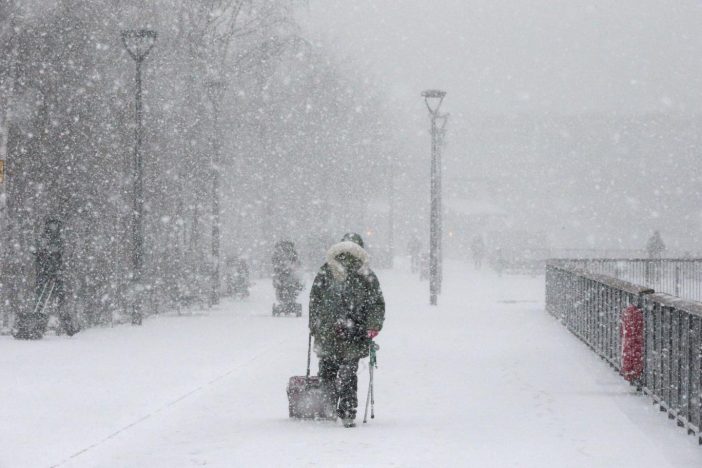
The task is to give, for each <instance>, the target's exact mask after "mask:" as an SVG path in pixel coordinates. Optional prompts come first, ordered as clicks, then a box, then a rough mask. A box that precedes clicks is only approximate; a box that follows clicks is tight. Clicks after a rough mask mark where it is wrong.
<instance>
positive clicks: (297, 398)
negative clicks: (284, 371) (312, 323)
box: [287, 334, 336, 419]
mask: <svg viewBox="0 0 702 468" xmlns="http://www.w3.org/2000/svg"><path fill="white" fill-rule="evenodd" d="M311 355H312V335H311V334H310V336H309V340H308V344H307V374H306V375H305V376H301V375H298V376H293V377H290V380H289V381H288V389H287V392H288V413H289V416H290V417H291V418H297V419H336V408H335V405H334V404H333V402H331V401H328V400H327V398H326V397H325V395H324V392H323V391H322V382H321V381H320V379H319V377H310V359H311Z"/></svg>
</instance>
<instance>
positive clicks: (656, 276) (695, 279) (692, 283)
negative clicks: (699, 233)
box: [549, 258, 702, 302]
mask: <svg viewBox="0 0 702 468" xmlns="http://www.w3.org/2000/svg"><path fill="white" fill-rule="evenodd" d="M549 262H550V263H551V264H558V265H562V266H568V267H573V268H580V269H583V270H587V271H589V272H591V273H600V274H603V275H607V276H611V277H614V278H618V279H622V280H625V281H628V282H630V283H634V284H637V285H641V286H645V287H647V288H651V289H654V290H655V291H656V292H662V293H666V294H670V295H672V296H676V297H681V298H684V299H688V300H691V301H699V302H702V259H701V258H665V259H647V258H633V259H614V258H591V259H560V260H551V261H549Z"/></svg>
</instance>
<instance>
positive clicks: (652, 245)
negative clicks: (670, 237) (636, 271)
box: [646, 231, 665, 258]
mask: <svg viewBox="0 0 702 468" xmlns="http://www.w3.org/2000/svg"><path fill="white" fill-rule="evenodd" d="M646 251H647V252H648V258H661V257H663V252H664V251H665V244H664V243H663V239H662V238H661V233H660V232H658V231H654V232H653V235H652V236H651V237H650V238H649V239H648V242H646Z"/></svg>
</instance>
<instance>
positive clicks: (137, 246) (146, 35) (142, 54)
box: [122, 29, 157, 325]
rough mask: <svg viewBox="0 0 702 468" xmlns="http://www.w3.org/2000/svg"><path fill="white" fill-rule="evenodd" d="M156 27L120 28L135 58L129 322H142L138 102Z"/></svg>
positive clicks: (154, 39) (142, 185)
mask: <svg viewBox="0 0 702 468" xmlns="http://www.w3.org/2000/svg"><path fill="white" fill-rule="evenodd" d="M156 36H157V34H156V31H151V30H148V29H138V30H128V31H122V43H123V44H124V48H125V49H126V50H127V52H128V53H129V55H130V56H131V57H132V58H133V59H134V61H135V62H136V96H135V118H136V128H135V130H134V139H135V142H134V209H133V210H132V243H133V246H132V248H133V251H132V262H133V270H134V271H133V272H132V294H133V295H134V298H133V301H132V324H134V325H141V321H142V318H143V311H142V300H141V293H142V291H143V285H142V284H141V283H142V281H143V275H144V220H143V217H144V177H143V169H144V164H143V159H142V157H141V141H142V137H143V127H142V114H143V112H142V106H141V64H142V63H143V62H144V59H146V56H147V55H149V52H151V49H152V48H153V46H154V43H155V42H156Z"/></svg>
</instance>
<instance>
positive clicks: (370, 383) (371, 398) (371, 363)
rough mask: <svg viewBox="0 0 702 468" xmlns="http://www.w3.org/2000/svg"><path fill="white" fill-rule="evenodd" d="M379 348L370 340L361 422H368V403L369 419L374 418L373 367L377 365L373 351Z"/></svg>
mask: <svg viewBox="0 0 702 468" xmlns="http://www.w3.org/2000/svg"><path fill="white" fill-rule="evenodd" d="M378 349H380V347H379V346H378V345H377V344H375V343H374V342H373V341H371V342H370V345H369V346H368V351H369V354H370V361H369V363H368V372H369V373H370V379H369V380H368V395H367V396H366V411H365V413H364V414H363V423H364V424H365V423H367V422H368V403H370V406H371V419H375V395H374V393H373V369H374V368H376V367H378V360H377V357H376V355H375V352H376V351H377V350H378Z"/></svg>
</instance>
